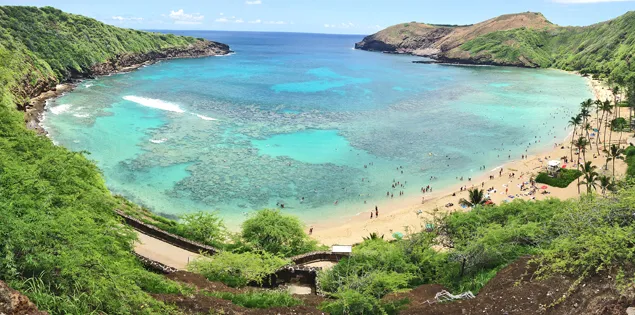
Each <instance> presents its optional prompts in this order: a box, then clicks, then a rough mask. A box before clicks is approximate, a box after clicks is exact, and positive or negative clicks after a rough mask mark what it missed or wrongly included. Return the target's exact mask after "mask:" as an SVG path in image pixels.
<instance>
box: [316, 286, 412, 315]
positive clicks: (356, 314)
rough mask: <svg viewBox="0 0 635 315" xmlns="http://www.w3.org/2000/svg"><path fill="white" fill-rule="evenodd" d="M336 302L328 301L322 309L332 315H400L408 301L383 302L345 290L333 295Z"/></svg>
mask: <svg viewBox="0 0 635 315" xmlns="http://www.w3.org/2000/svg"><path fill="white" fill-rule="evenodd" d="M333 296H334V297H335V298H336V300H335V301H326V302H323V303H322V305H320V309H321V310H322V311H324V312H327V313H329V314H331V315H364V314H387V315H393V314H395V315H396V314H399V311H400V310H401V309H403V308H404V307H405V306H406V305H407V304H408V300H407V299H403V300H398V301H392V302H382V301H380V300H378V299H376V298H373V297H372V296H369V295H366V294H363V293H361V292H357V291H355V290H343V291H341V292H338V293H336V294H334V295H333Z"/></svg>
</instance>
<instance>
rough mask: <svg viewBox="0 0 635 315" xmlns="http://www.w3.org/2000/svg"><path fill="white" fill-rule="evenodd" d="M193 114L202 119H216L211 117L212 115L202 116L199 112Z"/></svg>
mask: <svg viewBox="0 0 635 315" xmlns="http://www.w3.org/2000/svg"><path fill="white" fill-rule="evenodd" d="M195 115H196V116H197V117H198V118H200V119H202V120H216V118H212V117H207V116H203V115H199V114H195Z"/></svg>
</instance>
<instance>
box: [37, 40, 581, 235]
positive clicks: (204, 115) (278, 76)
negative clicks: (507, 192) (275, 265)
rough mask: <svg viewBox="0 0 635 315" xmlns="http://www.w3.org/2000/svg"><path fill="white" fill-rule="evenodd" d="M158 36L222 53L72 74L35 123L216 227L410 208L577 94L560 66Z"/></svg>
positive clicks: (115, 186)
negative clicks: (207, 216)
mask: <svg viewBox="0 0 635 315" xmlns="http://www.w3.org/2000/svg"><path fill="white" fill-rule="evenodd" d="M174 33H176V34H182V35H190V36H195V37H203V38H207V39H210V40H215V41H219V42H223V43H227V44H229V45H230V46H231V48H232V49H233V50H234V51H235V54H232V55H230V56H224V57H208V58H198V59H181V60H171V61H164V62H160V63H157V64H155V65H151V66H148V67H144V68H142V69H140V70H138V71H134V72H131V73H125V74H117V75H112V76H106V77H100V78H97V79H94V80H86V81H84V82H82V83H81V84H80V85H79V86H78V87H77V89H75V90H74V91H73V92H71V93H69V94H67V95H65V96H63V97H60V98H58V99H56V100H52V101H50V102H49V104H48V110H47V113H46V118H45V121H44V126H45V128H46V129H47V130H48V132H49V133H50V136H51V138H52V139H53V140H54V141H55V142H56V143H58V144H59V145H63V146H65V147H68V148H69V149H71V150H86V151H89V152H90V153H91V154H90V155H89V158H91V159H93V160H95V162H96V163H97V165H98V166H99V167H100V169H101V170H102V171H103V174H104V177H105V178H106V182H107V185H108V187H109V188H110V189H111V190H112V191H113V192H114V193H117V194H122V195H124V196H126V197H128V198H130V199H131V200H134V201H136V202H138V203H140V204H143V205H145V206H147V207H149V208H151V209H153V210H154V211H157V212H161V213H167V214H175V215H178V214H182V213H187V212H191V211H197V210H205V211H213V210H218V211H220V213H221V215H222V216H223V217H224V218H225V219H226V220H227V221H228V223H229V224H230V225H235V224H237V223H239V222H240V221H241V220H242V219H243V218H244V215H245V214H246V213H249V212H250V211H252V210H255V209H260V208H265V207H277V205H279V204H284V205H285V207H284V210H283V211H286V212H288V213H292V214H295V215H298V216H300V217H301V218H303V219H304V220H306V221H307V222H314V221H317V220H321V219H329V218H335V217H341V216H349V215H352V214H355V213H358V212H360V211H364V210H367V209H370V208H371V207H372V208H374V205H375V204H381V206H382V209H386V208H387V207H388V208H389V207H391V205H396V204H398V203H400V204H403V202H404V200H406V199H408V200H410V199H411V200H412V202H417V200H420V194H419V190H420V188H421V187H422V186H426V185H432V186H433V187H435V188H436V189H437V190H439V189H441V188H443V187H447V186H450V185H455V184H458V183H460V182H459V181H458V180H457V177H460V176H464V177H465V178H467V177H475V176H477V175H479V174H482V173H484V172H485V171H483V170H481V167H482V166H485V169H486V171H490V170H492V169H494V168H495V167H497V166H499V165H502V164H504V163H506V162H508V161H510V159H519V158H520V155H521V154H525V153H530V154H531V153H537V152H540V151H543V150H545V149H547V148H550V147H551V146H553V144H554V143H555V142H561V141H562V139H563V138H564V137H565V136H566V135H567V133H568V130H567V128H566V121H567V120H568V117H570V116H571V115H572V114H571V113H572V112H573V111H574V110H577V108H578V106H579V103H580V102H581V101H582V100H584V99H586V98H589V97H591V92H590V91H589V89H588V87H587V85H586V82H585V81H584V79H583V78H581V77H579V76H575V75H571V74H568V73H565V72H561V71H556V70H534V69H519V68H503V67H466V66H446V65H427V64H413V63H412V61H413V60H418V59H420V58H417V57H413V56H404V55H390V54H381V53H373V52H366V51H358V50H354V49H352V47H353V45H354V43H355V42H357V41H359V40H361V39H362V36H350V35H324V34H298V33H253V32H215V31H188V32H183V31H182V32H174ZM431 177H435V178H436V179H432V180H431ZM393 181H395V182H396V181H399V182H400V183H406V184H405V187H404V188H401V187H398V188H395V189H393V188H392V184H393ZM401 190H403V191H404V192H405V195H404V196H403V197H399V196H398V192H399V191H401ZM387 192H388V193H393V194H394V196H395V197H394V198H393V199H390V198H389V197H386V194H387Z"/></svg>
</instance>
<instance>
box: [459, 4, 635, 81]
mask: <svg viewBox="0 0 635 315" xmlns="http://www.w3.org/2000/svg"><path fill="white" fill-rule="evenodd" d="M459 50H462V51H467V52H469V53H470V54H471V55H473V56H481V57H482V58H483V59H485V60H490V61H494V62H496V63H499V64H509V65H530V66H537V67H553V68H559V69H564V70H570V71H574V70H577V71H580V72H582V73H588V74H594V75H595V76H596V77H598V78H606V79H610V80H611V81H613V82H616V83H618V84H620V85H624V84H626V83H628V82H633V81H634V80H635V66H633V65H632V63H631V62H629V60H630V58H632V56H633V54H634V53H635V11H631V12H628V13H626V14H624V15H622V16H620V17H618V18H616V19H613V20H610V21H607V22H603V23H598V24H594V25H591V26H587V27H558V28H546V29H535V28H517V29H512V30H507V31H497V32H492V33H488V34H485V35H482V36H479V37H477V38H475V39H472V40H470V41H468V42H466V43H464V44H463V45H462V46H460V48H459ZM450 55H453V54H452V52H451V53H450Z"/></svg>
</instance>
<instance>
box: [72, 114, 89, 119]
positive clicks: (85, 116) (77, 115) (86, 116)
mask: <svg viewBox="0 0 635 315" xmlns="http://www.w3.org/2000/svg"><path fill="white" fill-rule="evenodd" d="M73 116H75V117H77V118H88V117H90V115H88V114H73Z"/></svg>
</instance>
